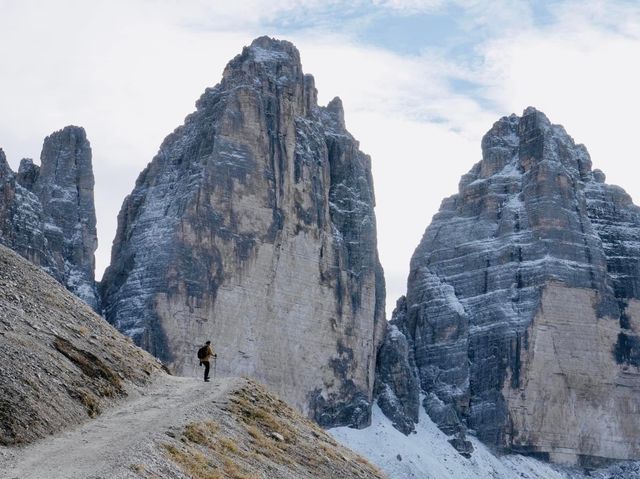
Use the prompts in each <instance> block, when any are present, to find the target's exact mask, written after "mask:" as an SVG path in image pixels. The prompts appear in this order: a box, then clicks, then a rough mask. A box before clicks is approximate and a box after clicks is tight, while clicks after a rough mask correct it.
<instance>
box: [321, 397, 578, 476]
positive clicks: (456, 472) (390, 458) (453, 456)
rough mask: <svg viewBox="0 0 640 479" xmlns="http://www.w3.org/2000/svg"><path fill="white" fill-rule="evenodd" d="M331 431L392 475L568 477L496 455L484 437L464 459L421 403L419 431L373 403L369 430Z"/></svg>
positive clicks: (537, 464) (516, 457)
mask: <svg viewBox="0 0 640 479" xmlns="http://www.w3.org/2000/svg"><path fill="white" fill-rule="evenodd" d="M329 433H330V434H331V435H332V436H333V437H334V438H335V439H336V440H337V441H338V442H340V443H341V444H342V445H344V446H346V447H348V448H350V449H353V450H354V451H356V452H358V453H360V454H362V455H363V456H364V457H366V458H367V459H369V460H370V461H371V462H372V463H374V464H375V465H377V466H378V467H379V468H380V469H382V470H383V471H384V472H385V473H386V474H387V475H388V476H389V477H390V478H391V479H400V478H420V479H513V478H528V479H569V478H571V477H582V476H581V475H578V476H572V475H568V473H567V472H565V471H563V470H561V469H560V468H559V467H557V466H553V465H550V464H546V463H544V462H541V461H538V460H536V459H533V458H530V457H524V456H519V455H515V454H513V455H505V456H501V457H498V456H495V455H494V454H493V453H491V451H490V450H489V449H488V448H487V447H486V446H485V445H484V444H482V443H481V442H479V441H478V440H477V439H475V438H470V440H471V442H472V443H473V447H474V452H473V454H472V456H471V458H470V459H465V458H464V457H462V456H461V455H460V454H458V452H457V451H456V450H455V449H454V448H453V446H451V444H449V442H448V440H449V437H448V436H447V435H446V434H444V433H443V432H442V431H440V430H439V429H438V427H437V426H436V425H435V424H434V423H433V421H431V419H429V416H427V414H426V413H425V412H424V409H423V408H420V422H419V423H418V424H416V432H415V433H413V434H409V435H408V436H405V435H404V434H402V433H401V432H400V431H398V430H397V429H395V428H394V427H393V425H392V424H391V421H389V419H387V418H386V417H385V415H384V414H383V413H382V411H381V410H380V408H379V407H378V406H377V405H375V406H374V407H373V414H372V418H371V426H369V427H368V428H366V429H351V428H348V427H339V428H334V429H330V430H329Z"/></svg>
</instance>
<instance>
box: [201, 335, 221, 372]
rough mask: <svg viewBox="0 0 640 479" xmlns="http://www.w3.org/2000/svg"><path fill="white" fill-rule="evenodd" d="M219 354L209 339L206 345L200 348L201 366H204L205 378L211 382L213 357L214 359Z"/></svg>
mask: <svg viewBox="0 0 640 479" xmlns="http://www.w3.org/2000/svg"><path fill="white" fill-rule="evenodd" d="M217 357H218V355H217V354H216V353H215V352H214V351H213V346H211V341H207V342H206V343H205V345H204V346H202V347H201V348H200V349H198V359H199V360H200V366H204V380H205V382H209V371H210V370H211V358H213V359H214V360H215V359H216V358H217Z"/></svg>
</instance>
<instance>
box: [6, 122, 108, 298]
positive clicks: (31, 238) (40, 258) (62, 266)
mask: <svg viewBox="0 0 640 479" xmlns="http://www.w3.org/2000/svg"><path fill="white" fill-rule="evenodd" d="M0 157H1V160H2V161H0V163H2V164H0V197H2V200H3V201H2V203H3V204H2V206H0V242H1V243H2V244H4V245H6V246H8V247H10V248H12V249H13V250H14V251H16V252H18V253H19V254H20V255H22V256H24V257H25V258H27V259H28V260H30V261H31V262H33V263H35V264H37V265H39V266H41V267H42V268H43V269H44V270H45V271H46V272H47V273H49V274H50V275H52V276H53V277H54V278H56V279H57V280H58V281H59V282H60V283H62V284H63V285H65V286H66V287H67V289H69V290H70V291H71V292H73V293H74V294H76V295H77V296H78V297H80V298H81V299H82V300H84V301H85V302H86V303H87V304H89V305H90V306H91V307H92V308H93V309H94V310H97V309H98V297H97V290H96V287H95V281H94V267H95V259H94V253H95V250H96V248H97V246H98V240H97V233H96V215H95V206H94V198H93V186H94V178H93V168H92V164H91V146H90V144H89V140H88V139H87V136H86V133H85V131H84V129H83V128H80V127H76V126H67V127H65V128H64V129H62V130H60V131H57V132H55V133H53V134H51V135H50V136H48V137H47V138H46V139H45V140H44V144H43V147H42V155H41V158H40V159H41V165H40V166H38V165H35V164H34V163H33V161H31V160H30V159H23V160H22V161H21V162H20V168H19V170H18V173H14V172H12V171H11V169H10V168H9V165H8V164H7V163H6V159H4V153H2V151H1V150H0Z"/></svg>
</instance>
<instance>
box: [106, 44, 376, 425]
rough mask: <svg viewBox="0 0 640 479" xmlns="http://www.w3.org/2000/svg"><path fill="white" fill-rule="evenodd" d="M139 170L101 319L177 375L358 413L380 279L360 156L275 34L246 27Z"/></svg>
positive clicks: (331, 421)
mask: <svg viewBox="0 0 640 479" xmlns="http://www.w3.org/2000/svg"><path fill="white" fill-rule="evenodd" d="M196 107H197V110H196V111H195V112H194V113H193V114H191V115H189V116H188V117H187V118H186V120H185V123H184V125H182V126H181V127H179V128H178V129H176V130H175V131H174V132H173V133H172V134H171V135H169V136H168V137H167V138H166V139H165V141H164V142H163V144H162V146H161V147H160V151H159V152H158V154H157V156H156V157H155V158H154V159H153V161H152V162H151V163H150V164H149V166H148V167H147V168H146V169H145V170H144V171H143V172H142V174H141V175H140V177H139V178H138V180H137V183H136V187H135V189H134V191H133V192H132V193H131V195H129V196H128V197H127V199H126V200H125V202H124V204H123V206H122V209H121V212H120V214H119V217H118V231H117V235H116V238H115V240H114V244H113V249H112V261H111V266H110V267H109V268H108V269H107V271H106V272H105V275H104V279H103V281H102V283H101V285H100V288H101V296H102V301H103V307H104V312H105V314H106V318H107V319H108V320H109V321H110V322H111V323H112V324H114V325H116V326H117V327H118V328H119V329H120V330H122V331H124V332H125V333H126V334H128V335H130V336H132V337H133V338H134V340H135V341H136V343H137V344H140V345H142V346H143V347H145V348H146V349H148V350H149V351H150V352H152V353H153V354H155V355H156V356H158V357H159V358H161V359H162V360H163V361H165V362H166V363H168V364H169V365H170V367H171V368H172V369H173V370H174V371H176V372H177V373H179V374H187V375H196V374H197V375H200V374H201V370H200V369H199V368H198V365H197V360H196V358H195V352H196V350H197V348H198V346H199V345H200V344H202V342H203V341H204V340H206V339H211V340H212V341H213V342H214V345H215V346H216V349H217V352H218V364H217V367H218V373H219V374H220V373H221V374H236V375H237V374H242V375H247V376H251V377H255V378H258V379H259V380H261V381H263V382H264V383H266V384H267V385H269V386H271V387H272V388H274V389H275V390H276V391H277V392H278V393H280V394H281V395H282V396H283V397H284V398H286V399H287V400H288V401H290V402H291V403H292V404H294V405H295V406H296V407H298V408H299V409H300V410H302V411H303V412H304V413H306V414H309V415H310V416H312V417H313V418H314V419H316V420H317V421H318V422H319V423H320V424H321V425H325V426H331V425H337V424H351V425H356V426H362V425H364V424H366V423H367V422H368V420H369V408H370V400H371V394H372V389H373V378H374V376H373V374H374V369H375V359H376V350H377V347H378V345H379V342H380V340H381V337H382V332H383V328H384V296H385V290H384V279H383V274H382V269H381V267H380V264H379V261H378V255H377V247H376V224H375V215H374V211H373V206H374V195H373V183H372V178H371V169H370V159H369V157H368V156H366V155H365V154H363V153H362V152H360V150H359V149H358V142H357V141H356V140H355V139H354V138H353V137H352V136H351V135H350V134H349V133H348V132H347V130H346V129H345V123H344V115H343V110H342V104H341V102H340V100H339V99H337V98H336V99H334V100H333V101H332V102H331V103H329V105H328V106H327V107H319V106H318V105H317V100H316V89H315V86H314V81H313V77H311V76H309V75H303V72H302V68H301V64H300V58H299V54H298V51H297V50H296V49H295V47H294V46H293V45H292V44H290V43H288V42H285V41H277V40H273V39H270V38H267V37H261V38H258V39H256V40H255V41H254V42H253V43H252V44H251V46H250V47H247V48H245V49H244V50H243V52H242V54H240V55H238V56H237V57H236V58H234V59H233V60H232V61H231V62H230V63H229V64H228V65H227V67H226V69H225V71H224V75H223V78H222V81H221V82H220V84H218V85H217V86H215V87H213V88H209V89H207V90H206V91H205V93H204V94H203V95H202V97H201V98H200V99H199V100H198V102H197V104H196Z"/></svg>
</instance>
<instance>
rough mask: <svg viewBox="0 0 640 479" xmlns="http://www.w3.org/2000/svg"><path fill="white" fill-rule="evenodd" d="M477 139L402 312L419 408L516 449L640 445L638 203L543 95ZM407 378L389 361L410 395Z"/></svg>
mask: <svg viewBox="0 0 640 479" xmlns="http://www.w3.org/2000/svg"><path fill="white" fill-rule="evenodd" d="M482 151H483V159H482V161H480V162H479V163H478V164H476V165H475V166H474V167H473V168H472V169H471V171H470V172H469V173H468V174H467V175H465V176H463V178H462V180H461V182H460V186H459V192H458V194H456V195H454V196H452V197H450V198H447V199H445V200H444V201H443V203H442V206H441V209H440V211H439V213H438V214H436V215H435V217H434V218H433V222H432V223H431V225H430V226H429V227H428V228H427V230H426V232H425V234H424V237H423V239H422V242H421V243H420V245H419V246H418V248H417V249H416V251H415V253H414V255H413V258H412V261H411V272H410V275H409V279H408V290H407V295H406V299H404V300H403V301H402V302H401V303H399V304H400V307H399V308H398V309H397V310H396V313H395V314H394V319H393V320H392V322H391V323H392V325H393V327H394V328H396V329H397V333H396V336H399V335H404V338H402V339H401V340H396V342H397V343H398V344H401V345H404V344H408V345H410V348H409V352H408V355H407V360H408V361H409V363H410V364H411V365H412V366H414V371H415V374H416V375H417V377H418V381H419V387H420V389H421V390H422V391H423V392H424V394H425V396H426V397H425V400H424V403H423V404H424V407H425V408H426V410H427V412H428V413H429V414H430V416H431V417H432V418H433V419H434V421H436V422H437V423H438V425H439V426H440V427H441V429H442V430H443V431H445V432H447V433H450V434H453V433H460V434H463V433H464V430H465V428H469V429H472V430H473V431H475V433H476V434H477V436H478V437H479V438H480V439H481V440H483V441H484V442H486V443H488V444H491V445H496V446H499V447H502V448H506V449H510V450H513V451H516V452H525V453H533V454H540V455H542V456H544V457H548V458H550V459H552V460H556V461H561V462H580V463H583V464H585V463H590V462H594V461H596V462H597V461H598V460H600V459H605V458H606V459H632V458H635V459H637V458H640V442H639V439H638V438H639V437H640V419H638V415H637V411H638V410H640V395H639V394H638V392H639V391H640V374H639V370H638V366H639V365H640V342H639V338H638V334H639V333H640V309H638V307H639V305H640V303H638V300H639V299H640V268H639V266H640V263H639V261H640V209H639V208H638V207H636V206H635V205H633V203H632V201H631V198H630V197H629V196H628V195H627V194H626V193H625V192H624V191H623V190H622V189H620V188H618V187H616V186H610V185H607V184H605V183H604V175H603V174H602V172H600V171H599V170H593V171H592V169H591V160H590V158H589V155H588V153H587V151H586V149H585V148H584V146H582V145H576V144H575V143H574V142H573V140H572V139H571V138H570V137H569V136H568V135H567V133H566V132H565V131H564V129H563V128H562V127H561V126H558V125H552V124H551V123H550V122H549V120H548V119H547V118H546V117H545V116H544V115H543V114H542V113H540V112H538V111H536V110H535V109H533V108H528V109H527V110H525V112H524V114H523V116H522V117H518V116H515V115H512V116H510V117H505V118H502V119H501V120H499V121H498V122H497V123H496V124H495V125H494V126H493V128H492V129H491V130H490V131H489V132H488V133H487V134H486V135H485V137H484V139H483V141H482ZM403 347H404V346H403ZM382 353H384V349H383V350H382ZM378 361H379V363H380V364H383V365H385V367H384V368H383V369H382V371H383V372H384V369H385V368H386V369H389V368H390V367H396V368H397V367H398V365H399V364H401V361H402V360H401V359H398V354H397V352H396V351H394V352H393V354H391V353H386V354H381V357H380V358H379V360H378ZM379 371H380V368H379ZM397 382H398V380H396V381H395V383H394V382H390V381H389V380H388V379H387V378H386V377H385V375H384V374H382V373H379V374H378V383H380V384H379V386H378V389H379V390H381V389H386V390H387V391H391V393H389V392H388V394H391V395H393V394H392V393H394V392H395V395H396V396H397V397H398V399H400V398H401V397H402V396H403V395H405V394H406V393H405V392H404V391H403V390H400V391H399V392H398V387H397V386H394V384H396V383H397ZM394 388H395V391H394ZM387 402H388V401H387ZM410 403H411V404H413V400H412V401H411V402H410ZM404 407H405V408H406V404H405V405H404ZM388 414H389V415H390V417H391V418H392V419H393V417H394V416H393V414H395V415H401V416H402V417H403V418H404V420H405V421H407V420H413V417H412V416H411V414H406V413H405V412H404V411H403V409H401V408H398V407H396V408H394V410H393V411H392V412H390V413H388ZM394 420H396V419H394Z"/></svg>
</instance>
